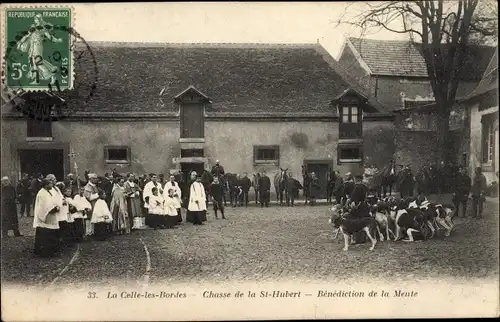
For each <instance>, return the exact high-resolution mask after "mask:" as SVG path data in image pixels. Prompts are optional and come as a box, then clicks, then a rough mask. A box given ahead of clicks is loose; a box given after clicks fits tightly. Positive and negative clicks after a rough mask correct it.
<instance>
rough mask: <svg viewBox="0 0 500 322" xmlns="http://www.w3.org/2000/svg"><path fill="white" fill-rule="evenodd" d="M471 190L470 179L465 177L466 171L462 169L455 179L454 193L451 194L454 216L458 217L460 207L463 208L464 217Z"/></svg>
mask: <svg viewBox="0 0 500 322" xmlns="http://www.w3.org/2000/svg"><path fill="white" fill-rule="evenodd" d="M470 190H471V179H470V177H469V176H468V175H467V170H466V169H465V168H462V169H461V171H460V173H459V174H458V176H457V178H456V185H455V193H454V194H453V204H454V206H455V209H456V211H455V214H454V216H457V217H460V216H459V210H460V205H462V208H463V212H462V214H463V217H465V216H466V213H467V212H466V211H467V201H468V199H469V193H470Z"/></svg>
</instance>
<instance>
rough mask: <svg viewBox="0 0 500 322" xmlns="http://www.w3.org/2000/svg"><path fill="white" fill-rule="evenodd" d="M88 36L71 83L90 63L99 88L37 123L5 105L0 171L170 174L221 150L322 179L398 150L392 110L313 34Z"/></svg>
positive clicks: (245, 162) (262, 166)
mask: <svg viewBox="0 0 500 322" xmlns="http://www.w3.org/2000/svg"><path fill="white" fill-rule="evenodd" d="M90 47H91V49H92V55H89V54H86V55H80V56H81V57H80V56H79V57H78V58H79V59H77V60H76V61H75V75H76V76H75V77H76V86H77V87H76V89H75V91H76V92H78V91H84V90H85V86H84V85H82V84H91V83H92V82H91V79H90V78H92V77H93V76H91V74H92V73H91V72H90V71H92V69H93V68H94V69H96V70H97V71H98V80H97V82H96V83H95V86H93V88H94V87H95V90H94V92H93V95H92V97H89V98H88V100H87V99H86V100H85V102H82V99H80V100H75V99H74V97H84V96H85V95H86V94H81V95H67V96H65V97H66V98H67V104H68V109H69V111H71V113H70V114H69V115H68V117H67V118H65V119H63V120H60V121H57V122H50V123H49V122H43V123H42V122H39V121H35V120H31V119H28V120H27V119H26V117H25V116H23V115H20V114H19V112H17V111H16V110H15V109H14V108H13V107H12V106H11V107H10V109H9V108H7V109H4V111H3V114H2V139H3V142H2V161H3V162H2V171H3V173H5V174H9V175H11V176H12V177H18V176H19V175H20V174H21V173H22V172H42V173H47V172H52V173H55V174H56V175H57V176H58V179H60V178H61V177H62V176H63V175H64V174H67V173H69V172H73V164H74V163H75V162H76V163H77V164H78V167H79V169H80V174H82V172H83V171H84V170H85V169H89V170H92V171H95V172H97V173H101V174H102V173H104V172H108V171H110V170H111V169H114V168H116V169H117V171H119V172H135V173H150V172H156V173H164V174H168V173H169V172H172V171H176V170H181V171H183V172H188V171H190V170H198V171H199V170H202V169H209V168H210V167H211V166H213V165H214V163H215V160H220V162H221V164H222V165H223V166H224V167H225V169H226V171H227V172H231V173H242V172H248V173H249V175H251V174H252V173H256V172H257V171H261V170H266V171H267V172H268V175H269V176H270V177H271V178H272V176H273V175H274V173H276V171H278V170H279V168H280V167H281V168H288V169H289V170H291V171H292V173H293V174H294V176H295V177H300V174H301V166H302V165H306V166H307V168H308V170H309V171H310V172H312V171H314V172H316V173H318V174H319V177H320V179H321V180H324V175H325V173H326V171H327V170H328V168H334V169H338V170H340V171H341V173H346V172H347V171H355V172H361V171H362V170H361V168H362V166H363V164H364V162H369V163H370V164H371V163H376V164H379V165H383V164H386V163H387V162H388V161H389V159H391V158H392V155H393V153H394V146H393V145H394V144H393V123H392V118H393V116H392V114H391V113H388V112H387V111H386V109H385V108H384V106H383V104H381V103H380V102H378V101H377V100H376V99H374V98H373V97H371V96H370V95H366V94H364V93H363V90H362V89H361V88H360V87H359V86H358V85H357V84H355V83H351V82H349V81H347V80H346V79H345V77H344V76H343V72H342V69H341V68H340V67H339V66H338V63H337V62H336V61H335V60H334V59H333V58H332V57H331V56H330V55H329V54H328V52H326V50H325V49H324V48H323V47H322V46H321V45H320V44H305V45H277V44H276V45H266V44H144V43H140V44H137V43H133V44H131V43H91V44H90ZM94 58H95V61H96V66H94V65H93V61H94ZM79 84H80V86H79ZM87 90H88V88H87ZM70 94H71V93H70ZM73 94H74V93H73ZM77 94H78V93H77ZM7 105H9V104H7ZM11 105H12V104H11ZM70 152H73V153H74V154H72V156H70Z"/></svg>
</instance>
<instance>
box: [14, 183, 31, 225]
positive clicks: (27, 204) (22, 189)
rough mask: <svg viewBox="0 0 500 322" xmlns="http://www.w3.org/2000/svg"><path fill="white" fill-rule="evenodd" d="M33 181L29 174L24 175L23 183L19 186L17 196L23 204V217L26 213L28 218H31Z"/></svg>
mask: <svg viewBox="0 0 500 322" xmlns="http://www.w3.org/2000/svg"><path fill="white" fill-rule="evenodd" d="M30 187H31V180H30V177H29V175H28V174H27V173H25V174H24V175H23V178H22V179H21V181H19V184H18V185H17V194H18V199H19V203H20V204H21V216H22V215H23V214H24V213H26V217H29V216H30V212H31V204H32V201H33V198H32V196H31V190H30Z"/></svg>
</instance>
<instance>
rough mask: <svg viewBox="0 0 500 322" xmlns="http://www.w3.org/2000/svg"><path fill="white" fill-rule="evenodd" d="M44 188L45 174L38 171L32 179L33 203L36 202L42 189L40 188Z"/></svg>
mask: <svg viewBox="0 0 500 322" xmlns="http://www.w3.org/2000/svg"><path fill="white" fill-rule="evenodd" d="M42 188H43V174H41V173H37V174H36V176H35V178H33V180H31V184H30V192H31V200H33V203H34V202H35V199H36V195H37V194H38V191H40V189H42Z"/></svg>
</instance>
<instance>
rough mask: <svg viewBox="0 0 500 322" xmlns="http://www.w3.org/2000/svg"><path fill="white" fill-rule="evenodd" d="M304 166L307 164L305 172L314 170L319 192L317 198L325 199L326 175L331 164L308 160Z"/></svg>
mask: <svg viewBox="0 0 500 322" xmlns="http://www.w3.org/2000/svg"><path fill="white" fill-rule="evenodd" d="M306 166H307V172H309V173H312V172H314V173H315V174H316V177H318V181H319V186H320V193H319V195H318V198H319V199H326V185H327V180H326V175H327V173H328V169H329V167H330V166H331V164H330V163H328V164H327V163H314V162H310V163H309V162H308V163H307V165H306Z"/></svg>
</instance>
